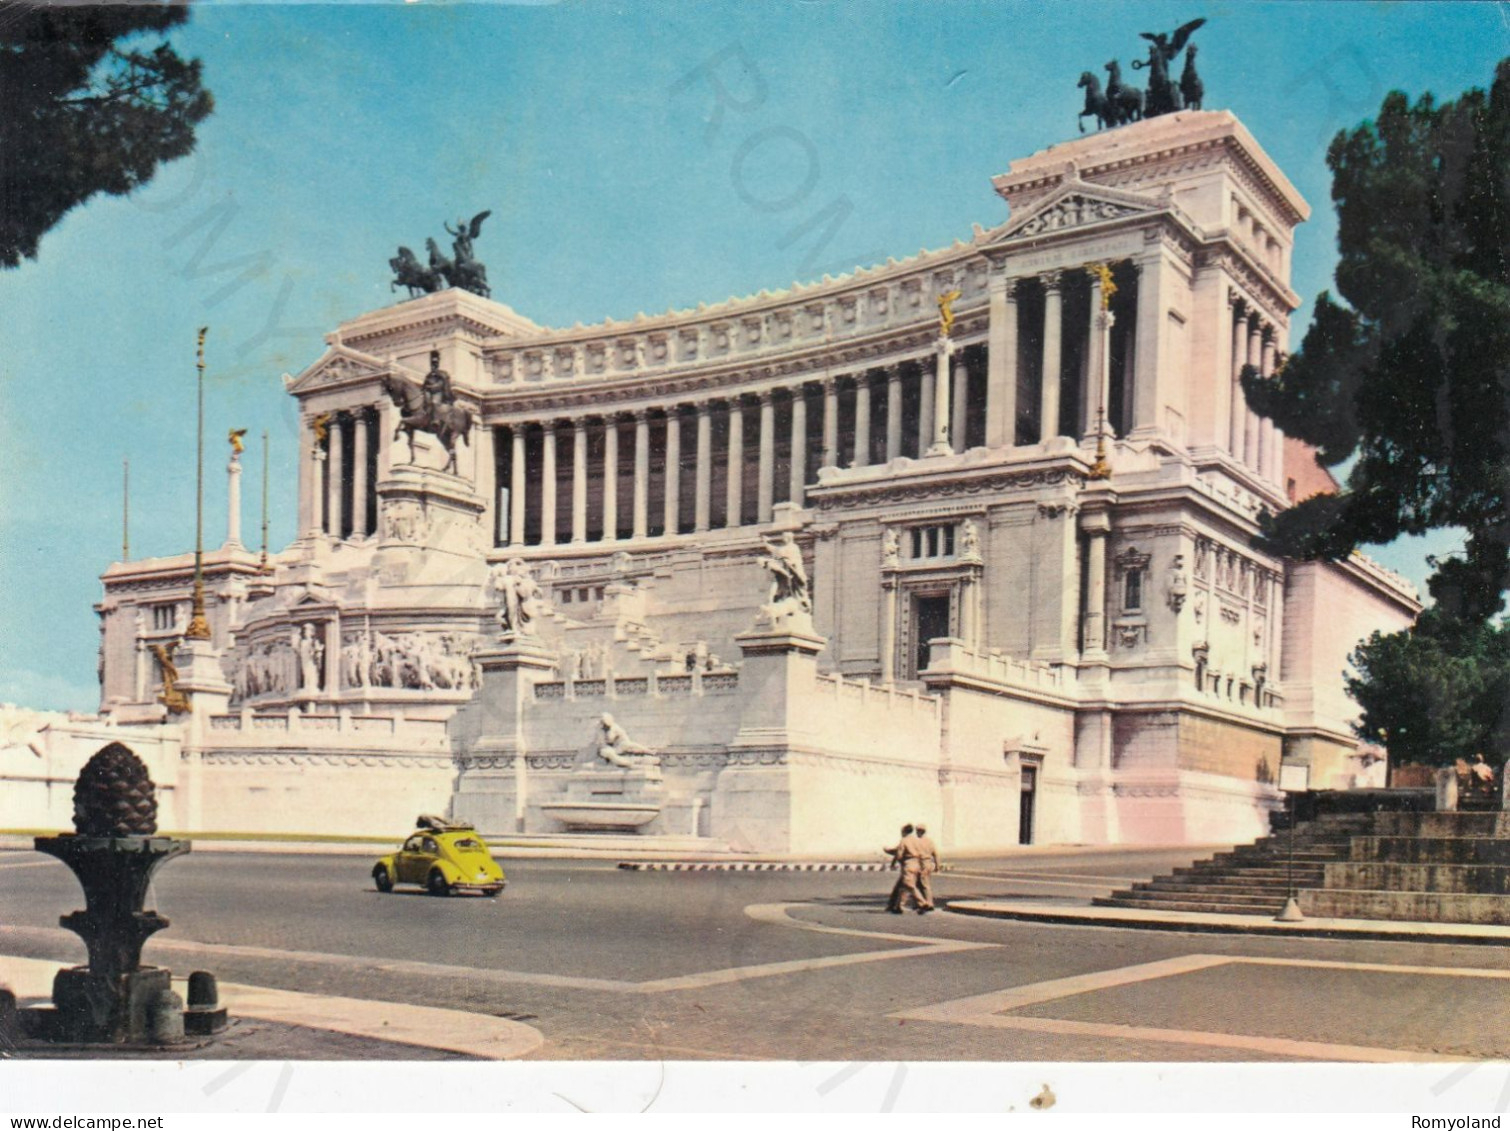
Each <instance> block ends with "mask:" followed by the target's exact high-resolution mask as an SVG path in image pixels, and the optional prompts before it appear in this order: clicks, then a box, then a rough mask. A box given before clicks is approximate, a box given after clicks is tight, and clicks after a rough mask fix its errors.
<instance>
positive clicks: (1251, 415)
mask: <svg viewBox="0 0 1510 1131" xmlns="http://www.w3.org/2000/svg"><path fill="white" fill-rule="evenodd" d="M1229 301H1230V308H1231V321H1230V324H1229V329H1230V332H1231V352H1230V353H1229V355H1228V357H1229V359H1230V363H1231V365H1230V376H1229V380H1230V382H1231V393H1230V397H1229V400H1228V403H1229V404H1230V406H1231V416H1230V419H1229V422H1228V429H1227V450H1228V451H1229V452H1231V453H1232V456H1233V458H1234V459H1237V460H1240V461H1241V462H1242V463H1244V464H1246V465H1247V466H1248V467H1250V468H1252V469H1253V470H1254V471H1256V472H1257V473H1258V474H1259V475H1260V476H1262V477H1263V478H1265V479H1268V480H1269V481H1270V482H1272V483H1277V484H1279V485H1280V486H1284V433H1283V432H1281V431H1280V430H1279V429H1278V428H1277V427H1276V426H1275V424H1274V422H1273V421H1272V420H1268V419H1265V418H1263V417H1260V416H1259V415H1258V414H1257V413H1256V412H1254V411H1253V410H1252V409H1251V408H1249V407H1248V401H1247V398H1246V397H1245V396H1244V395H1243V390H1242V385H1241V383H1240V380H1239V378H1240V375H1241V373H1242V371H1243V367H1244V366H1245V365H1251V366H1252V367H1253V368H1254V369H1255V370H1257V371H1258V373H1259V374H1260V375H1261V376H1263V377H1264V378H1269V377H1272V376H1273V375H1274V370H1275V366H1276V365H1277V364H1278V359H1279V352H1278V348H1277V338H1278V333H1277V329H1276V327H1275V326H1273V325H1272V324H1271V323H1269V322H1267V321H1265V319H1264V317H1263V315H1262V314H1261V313H1260V312H1259V311H1257V310H1256V309H1254V308H1253V306H1252V305H1251V304H1249V303H1248V302H1246V301H1244V300H1243V299H1241V298H1238V297H1237V296H1236V295H1232V296H1230V298H1229Z"/></svg>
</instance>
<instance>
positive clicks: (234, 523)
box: [225, 449, 241, 549]
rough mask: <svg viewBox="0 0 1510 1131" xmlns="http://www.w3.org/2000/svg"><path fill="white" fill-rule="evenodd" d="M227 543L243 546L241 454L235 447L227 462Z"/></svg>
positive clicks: (232, 545)
mask: <svg viewBox="0 0 1510 1131" xmlns="http://www.w3.org/2000/svg"><path fill="white" fill-rule="evenodd" d="M225 473H226V483H225V496H226V498H225V501H226V507H225V544H226V545H227V546H230V547H235V548H236V549H240V548H241V455H240V453H239V452H237V451H235V450H234V449H233V450H232V452H231V462H230V463H228V464H226V467H225Z"/></svg>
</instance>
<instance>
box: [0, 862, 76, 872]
mask: <svg viewBox="0 0 1510 1131" xmlns="http://www.w3.org/2000/svg"><path fill="white" fill-rule="evenodd" d="M62 863H63V862H62V861H61V860H17V861H15V862H14V863H10V864H0V871H3V870H4V869H6V868H46V867H49V866H56V865H60V864H62Z"/></svg>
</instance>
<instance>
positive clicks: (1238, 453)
mask: <svg viewBox="0 0 1510 1131" xmlns="http://www.w3.org/2000/svg"><path fill="white" fill-rule="evenodd" d="M1231 301H1232V352H1231V353H1230V354H1229V355H1228V356H1229V357H1230V358H1231V360H1232V367H1231V371H1230V372H1229V373H1228V374H1227V382H1228V384H1229V385H1230V386H1231V388H1232V402H1231V403H1232V420H1231V424H1230V427H1229V429H1228V431H1229V433H1230V435H1229V443H1228V445H1227V446H1228V450H1229V451H1231V453H1232V458H1233V459H1235V460H1239V461H1240V460H1241V459H1242V458H1243V428H1244V422H1245V421H1246V419H1247V415H1248V401H1247V399H1246V398H1245V397H1244V396H1243V387H1242V384H1241V382H1239V381H1238V379H1237V378H1238V374H1239V373H1240V372H1242V368H1243V325H1244V323H1246V322H1247V320H1248V305H1247V303H1245V302H1243V300H1242V299H1240V298H1237V297H1236V296H1235V295H1234V296H1232V300H1231Z"/></svg>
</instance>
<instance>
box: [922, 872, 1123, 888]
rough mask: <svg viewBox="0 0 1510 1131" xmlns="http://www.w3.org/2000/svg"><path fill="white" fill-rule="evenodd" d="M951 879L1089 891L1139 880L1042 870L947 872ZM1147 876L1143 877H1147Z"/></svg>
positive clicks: (1116, 886) (1115, 886)
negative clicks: (1071, 876)
mask: <svg viewBox="0 0 1510 1131" xmlns="http://www.w3.org/2000/svg"><path fill="white" fill-rule="evenodd" d="M948 875H949V877H950V878H951V879H952V878H954V877H956V876H958V877H962V878H964V879H970V880H990V881H992V882H993V883H998V884H1041V885H1044V886H1046V887H1056V888H1088V889H1090V890H1091V891H1114V890H1115V889H1116V888H1118V887H1120V886H1122V885H1124V884H1135V883H1138V882H1140V881H1138V880H1132V879H1123V878H1122V877H1120V876H1108V877H1106V882H1105V883H1104V884H1094V883H1088V882H1086V881H1085V880H1050V879H1046V878H1044V876H1045V874H1044V873H1043V872H1036V873H1034V874H1033V875H1032V876H1026V875H1023V876H1004V875H1001V874H1000V873H991V872H949V873H948ZM1147 878H1148V877H1146V876H1145V877H1144V879H1147Z"/></svg>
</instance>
